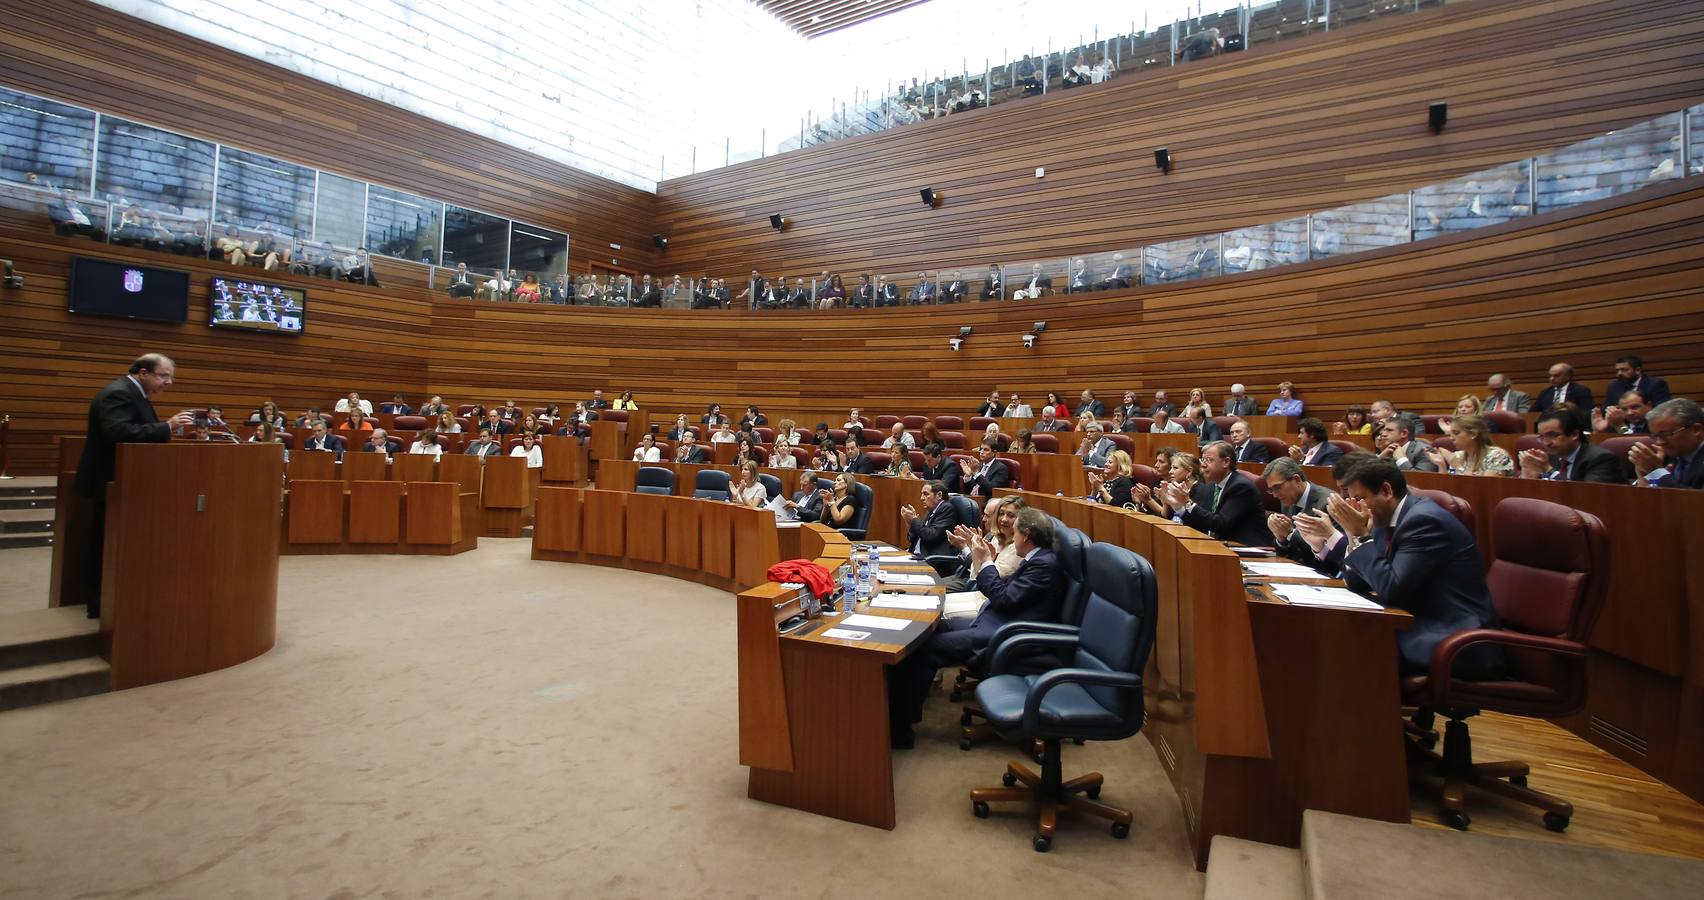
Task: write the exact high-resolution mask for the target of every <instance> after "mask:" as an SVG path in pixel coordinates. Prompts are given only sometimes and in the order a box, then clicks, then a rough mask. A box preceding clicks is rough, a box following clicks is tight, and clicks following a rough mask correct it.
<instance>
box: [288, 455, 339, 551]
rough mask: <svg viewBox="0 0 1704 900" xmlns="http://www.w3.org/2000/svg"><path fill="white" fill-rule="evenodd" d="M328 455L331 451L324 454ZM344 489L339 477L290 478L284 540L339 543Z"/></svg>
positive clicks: (297, 542)
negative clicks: (285, 537) (294, 479)
mask: <svg viewBox="0 0 1704 900" xmlns="http://www.w3.org/2000/svg"><path fill="white" fill-rule="evenodd" d="M326 455H327V456H330V455H331V454H329V453H328V454H326ZM345 490H346V485H345V484H344V483H343V482H342V481H330V480H321V481H308V480H304V481H292V482H290V493H289V526H288V532H287V534H288V540H289V542H290V543H292V544H341V543H343V534H344V530H343V529H344V516H345V499H344V495H345Z"/></svg>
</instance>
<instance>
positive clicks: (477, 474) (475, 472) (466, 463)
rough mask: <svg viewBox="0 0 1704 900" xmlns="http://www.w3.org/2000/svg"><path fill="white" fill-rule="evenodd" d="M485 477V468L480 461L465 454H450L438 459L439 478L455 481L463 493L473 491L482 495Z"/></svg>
mask: <svg viewBox="0 0 1704 900" xmlns="http://www.w3.org/2000/svg"><path fill="white" fill-rule="evenodd" d="M484 477H485V468H484V466H482V465H480V462H479V459H478V458H476V457H472V456H468V455H467V454H465V453H449V454H445V455H443V456H441V457H439V458H438V478H439V480H442V481H453V482H455V483H456V484H459V485H461V489H462V492H463V493H466V492H468V491H472V492H473V493H475V494H478V493H480V485H481V483H482V482H483V480H484Z"/></svg>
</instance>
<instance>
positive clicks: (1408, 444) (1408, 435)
mask: <svg viewBox="0 0 1704 900" xmlns="http://www.w3.org/2000/svg"><path fill="white" fill-rule="evenodd" d="M1420 428H1421V425H1420V419H1419V417H1418V416H1414V415H1412V414H1410V413H1398V414H1397V415H1394V416H1391V417H1390V418H1389V419H1386V420H1385V429H1384V430H1385V431H1386V432H1387V433H1388V435H1389V437H1388V440H1386V442H1385V445H1384V449H1382V450H1380V451H1379V455H1380V456H1383V457H1384V458H1385V459H1388V460H1390V461H1391V462H1394V463H1396V467H1397V468H1399V469H1402V470H1403V471H1405V472H1436V471H1438V464H1437V463H1435V462H1432V458H1431V457H1430V456H1427V455H1426V451H1427V450H1430V449H1432V445H1431V444H1428V443H1426V442H1425V441H1422V440H1420V439H1419V438H1417V437H1415V436H1414V435H1415V433H1416V432H1418V431H1419V430H1420Z"/></svg>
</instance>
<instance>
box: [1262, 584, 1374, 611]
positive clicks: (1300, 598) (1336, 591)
mask: <svg viewBox="0 0 1704 900" xmlns="http://www.w3.org/2000/svg"><path fill="white" fill-rule="evenodd" d="M1272 592H1273V593H1274V594H1277V595H1278V596H1280V597H1282V598H1284V599H1285V600H1286V601H1288V602H1290V603H1294V604H1295V605H1297V606H1331V607H1336V608H1338V609H1370V610H1382V609H1384V607H1382V606H1380V605H1378V604H1377V603H1374V602H1373V601H1371V600H1368V599H1367V598H1365V597H1363V596H1361V595H1360V594H1357V593H1355V592H1354V591H1351V590H1348V589H1346V588H1340V587H1318V586H1316V585H1311V584H1275V585H1273V586H1272Z"/></svg>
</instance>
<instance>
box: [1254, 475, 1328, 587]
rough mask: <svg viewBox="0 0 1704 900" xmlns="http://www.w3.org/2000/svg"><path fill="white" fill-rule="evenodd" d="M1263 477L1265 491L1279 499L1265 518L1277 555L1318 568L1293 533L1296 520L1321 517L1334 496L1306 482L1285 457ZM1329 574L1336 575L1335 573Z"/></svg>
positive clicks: (1302, 542) (1295, 533)
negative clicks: (1275, 509)
mask: <svg viewBox="0 0 1704 900" xmlns="http://www.w3.org/2000/svg"><path fill="white" fill-rule="evenodd" d="M1262 477H1264V478H1265V479H1266V487H1267V489H1268V490H1270V491H1271V492H1272V495H1273V496H1274V497H1277V498H1278V512H1275V513H1272V514H1271V515H1268V516H1267V517H1266V527H1267V529H1268V530H1269V531H1271V532H1272V538H1273V541H1274V545H1275V546H1276V547H1277V549H1278V553H1279V555H1281V556H1286V557H1289V558H1290V559H1293V560H1295V561H1296V562H1299V563H1301V564H1302V565H1304V566H1308V567H1310V568H1316V569H1317V568H1319V566H1318V563H1319V560H1317V559H1315V558H1314V555H1313V548H1311V547H1309V546H1308V542H1307V541H1306V540H1305V539H1303V537H1302V535H1301V533H1300V532H1298V531H1297V530H1296V517H1297V516H1300V515H1310V516H1324V515H1325V504H1326V502H1327V501H1329V500H1330V499H1331V498H1332V497H1334V496H1336V495H1335V494H1333V493H1332V492H1331V491H1330V490H1329V489H1327V488H1323V487H1320V486H1319V485H1317V484H1314V483H1313V482H1311V481H1309V480H1308V477H1307V475H1305V474H1303V473H1302V464H1301V463H1299V462H1296V461H1295V460H1293V459H1291V458H1289V457H1287V456H1286V457H1284V458H1282V459H1277V460H1274V461H1273V462H1272V463H1271V464H1270V465H1268V466H1267V467H1266V472H1265V473H1264V475H1263V476H1262ZM1330 574H1331V575H1333V576H1335V575H1336V573H1335V572H1331V573H1330Z"/></svg>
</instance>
